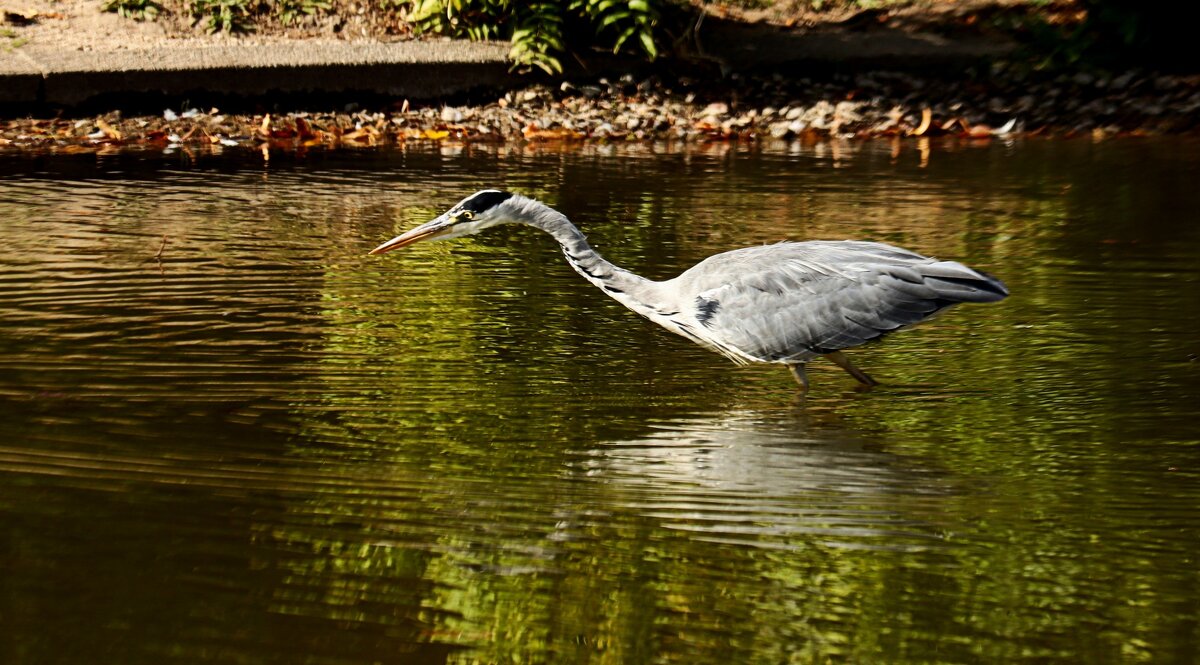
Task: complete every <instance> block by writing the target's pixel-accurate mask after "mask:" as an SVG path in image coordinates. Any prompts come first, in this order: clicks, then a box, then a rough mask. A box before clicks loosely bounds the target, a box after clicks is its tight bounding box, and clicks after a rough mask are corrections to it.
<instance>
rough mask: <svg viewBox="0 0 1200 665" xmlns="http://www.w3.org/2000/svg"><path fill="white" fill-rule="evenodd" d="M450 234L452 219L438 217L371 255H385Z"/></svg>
mask: <svg viewBox="0 0 1200 665" xmlns="http://www.w3.org/2000/svg"><path fill="white" fill-rule="evenodd" d="M448 233H450V219H449V218H447V217H445V216H442V217H438V218H437V219H435V220H433V221H432V222H426V223H424V224H422V225H420V226H418V227H417V228H415V229H412V230H410V231H407V232H405V233H402V234H400V235H398V236H396V237H395V238H392V239H391V240H389V241H387V242H385V243H383V244H382V245H380V246H378V247H376V248H375V249H373V250H371V251H370V252H369V253H370V254H384V253H387V252H390V251H392V250H393V249H400V248H401V247H407V246H408V245H411V244H413V243H415V242H421V241H422V240H433V239H435V238H439V237H441V236H444V235H446V234H448Z"/></svg>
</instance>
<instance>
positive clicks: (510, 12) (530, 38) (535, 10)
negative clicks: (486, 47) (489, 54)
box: [410, 0, 669, 74]
mask: <svg viewBox="0 0 1200 665" xmlns="http://www.w3.org/2000/svg"><path fill="white" fill-rule="evenodd" d="M668 1H669V0H538V1H535V2H517V1H516V0H415V1H414V2H413V4H412V13H411V14H410V19H411V20H412V21H413V22H414V24H415V25H416V26H417V29H418V31H420V32H436V33H439V34H444V35H450V36H453V37H468V38H470V39H475V40H483V39H497V38H506V39H509V40H511V41H512V50H511V51H510V52H509V55H510V56H511V57H512V59H513V62H514V63H515V64H516V65H517V66H524V67H538V68H539V69H542V70H544V71H546V72H547V73H550V74H555V73H560V72H562V62H561V60H560V57H561V56H562V55H563V54H564V53H565V52H566V51H567V48H566V44H567V43H568V42H570V43H579V44H583V45H591V44H593V43H595V44H598V45H601V46H604V47H605V48H611V49H612V50H613V52H614V53H618V52H621V51H622V50H629V47H630V46H631V45H632V46H633V50H636V51H638V52H640V53H641V54H642V55H643V56H645V57H646V58H648V59H650V60H653V59H655V58H657V57H658V54H659V51H660V50H661V48H660V45H661V40H660V36H659V34H658V32H659V30H658V28H659V23H660V20H661V16H662V10H663V9H664V8H665V7H666V6H667V3H668ZM581 33H582V34H581Z"/></svg>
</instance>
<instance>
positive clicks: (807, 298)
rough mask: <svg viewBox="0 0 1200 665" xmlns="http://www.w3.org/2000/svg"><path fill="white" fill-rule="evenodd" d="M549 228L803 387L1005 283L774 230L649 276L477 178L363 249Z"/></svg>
mask: <svg viewBox="0 0 1200 665" xmlns="http://www.w3.org/2000/svg"><path fill="white" fill-rule="evenodd" d="M506 223H511V224H528V225H529V226H533V227H535V228H538V229H541V230H543V231H545V232H546V233H549V234H550V235H551V236H553V237H554V239H555V240H557V241H558V243H559V245H561V246H562V250H563V254H564V255H565V256H566V258H567V262H568V263H570V264H571V267H572V268H574V269H575V271H576V272H578V273H579V274H580V275H583V277H584V278H585V279H587V280H588V281H589V282H591V283H592V284H595V285H596V286H598V287H600V289H601V290H602V291H604V292H605V293H607V294H608V295H610V296H612V297H613V298H614V299H616V300H617V302H620V303H621V304H622V305H625V306H626V307H628V308H629V309H631V310H633V311H634V312H637V313H638V314H641V315H642V316H644V317H646V318H647V319H650V320H651V321H653V322H655V323H657V324H659V325H661V326H663V327H664V328H666V329H667V330H670V331H671V332H673V333H676V334H678V335H682V336H683V337H686V338H688V339H690V340H692V341H693V342H696V343H697V344H699V345H701V346H703V347H705V348H707V349H711V350H713V351H716V352H717V353H720V354H721V355H723V356H725V357H726V358H729V359H730V360H732V361H733V362H735V363H738V364H743V365H744V364H749V363H752V362H759V363H778V364H782V365H787V367H788V368H789V369H790V370H791V371H792V375H793V376H794V377H795V378H796V381H797V382H798V383H799V384H800V388H801V390H803V391H807V390H808V377H807V375H806V374H805V372H804V365H805V363H807V362H808V361H809V360H811V359H813V358H816V357H818V356H823V357H825V358H828V359H829V360H831V361H833V362H834V363H836V364H837V365H838V366H839V367H841V368H842V369H844V370H845V371H846V372H848V373H849V374H850V375H851V376H853V377H854V378H855V379H856V380H857V381H858V382H859V383H861V384H863V385H865V386H873V385H876V381H875V380H874V379H872V378H871V377H870V376H869V375H868V374H867V373H866V372H864V371H862V370H861V369H859V368H858V367H855V366H854V364H853V363H851V362H850V359H849V358H847V357H846V355H845V354H843V353H842V350H843V349H848V348H851V347H855V346H858V345H860V344H863V343H864V342H868V341H870V340H873V339H877V338H879V337H882V336H883V335H885V334H887V333H890V332H893V331H896V330H899V329H901V328H905V327H908V326H911V325H913V324H915V323H919V322H921V321H924V320H925V319H928V318H929V317H931V316H933V315H934V314H937V313H938V312H940V311H941V310H943V309H945V308H947V307H949V306H951V305H956V304H958V303H963V302H978V303H984V302H995V301H997V300H1001V299H1003V298H1004V297H1005V296H1007V295H1008V289H1007V288H1006V287H1005V286H1004V284H1003V283H1002V282H1001V281H1000V280H998V279H996V278H995V277H992V276H991V275H988V274H987V273H984V272H980V271H978V270H973V269H971V268H968V267H967V266H965V265H963V264H961V263H957V262H955V261H939V260H937V259H932V258H929V257H925V256H921V255H920V254H917V253H915V252H910V251H908V250H906V249H901V248H899V247H893V246H891V245H885V244H883V243H877V242H863V241H854V240H842V241H807V242H781V243H777V244H774V245H763V246H760V247H746V248H744V249H735V250H732V251H728V252H723V253H721V254H717V255H715V256H710V257H708V258H707V259H705V260H703V261H701V262H700V263H698V264H696V265H695V266H693V267H691V268H689V269H688V270H686V271H684V272H683V274H681V275H679V276H678V277H676V278H674V279H668V280H665V281H662V282H656V281H654V280H650V279H646V278H644V277H641V276H639V275H635V274H633V273H632V272H629V271H628V270H625V269H623V268H619V267H617V266H615V265H613V264H612V263H610V262H609V261H607V260H606V259H605V258H604V257H602V256H600V254H599V253H597V252H596V250H594V249H592V246H591V245H590V244H588V241H587V237H586V236H584V235H583V233H582V232H581V231H580V230H579V229H578V228H576V226H575V225H574V224H572V223H571V221H570V220H568V219H567V217H566V215H563V214H562V213H560V212H558V211H557V210H555V209H553V208H551V207H549V206H547V205H545V204H543V203H540V202H538V201H535V200H533V199H531V198H528V197H525V196H521V195H519V194H513V193H511V192H504V191H499V190H495V189H485V190H483V191H479V192H476V193H474V194H472V195H471V196H468V197H467V198H465V199H463V200H462V201H459V202H458V203H457V204H456V205H455V206H454V207H453V208H451V209H450V210H448V211H447V212H445V213H443V214H442V215H440V216H439V217H438V218H437V219H434V220H433V221H430V222H427V223H425V224H422V225H421V226H418V227H417V228H415V229H412V230H411V231H408V232H407V233H404V234H401V235H399V236H396V237H395V238H392V239H391V240H389V241H387V242H385V243H383V244H382V245H380V246H378V247H376V248H375V249H373V250H371V254H383V253H385V252H390V251H392V250H394V249H400V248H401V247H405V246H407V245H411V244H413V243H415V242H420V241H422V240H445V239H449V238H458V237H461V236H465V235H470V234H473V233H478V232H479V231H482V230H484V229H486V228H488V227H491V226H496V225H497V224H506Z"/></svg>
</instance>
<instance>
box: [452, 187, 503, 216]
mask: <svg viewBox="0 0 1200 665" xmlns="http://www.w3.org/2000/svg"><path fill="white" fill-rule="evenodd" d="M511 198H512V192H501V191H497V190H495V189H485V190H484V191H482V192H479V193H477V194H475V195H473V196H471V197H470V198H468V199H466V200H465V201H463V202H462V203H460V204H459V206H458V207H459V208H460V209H461V210H470V211H471V212H473V213H475V214H476V215H478V214H479V213H481V212H483V211H485V210H488V209H490V208H494V207H496V206H498V205H500V204H501V203H503V202H505V201H507V200H509V199H511Z"/></svg>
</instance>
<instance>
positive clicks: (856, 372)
mask: <svg viewBox="0 0 1200 665" xmlns="http://www.w3.org/2000/svg"><path fill="white" fill-rule="evenodd" d="M825 357H826V358H829V359H830V360H832V361H833V362H835V363H837V366H838V367H841V368H842V369H844V370H846V373H847V374H849V375H850V376H853V377H854V378H855V379H857V380H858V382H859V383H861V384H863V385H864V386H877V385H879V382H878V381H876V380H875V379H872V378H871V376H870V375H869V374H867V373H866V372H864V371H862V370H861V369H859V368H857V367H855V366H854V363H852V362H850V359H849V358H847V357H846V354H844V353H842V352H841V351H834V352H833V353H826V354H825Z"/></svg>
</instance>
